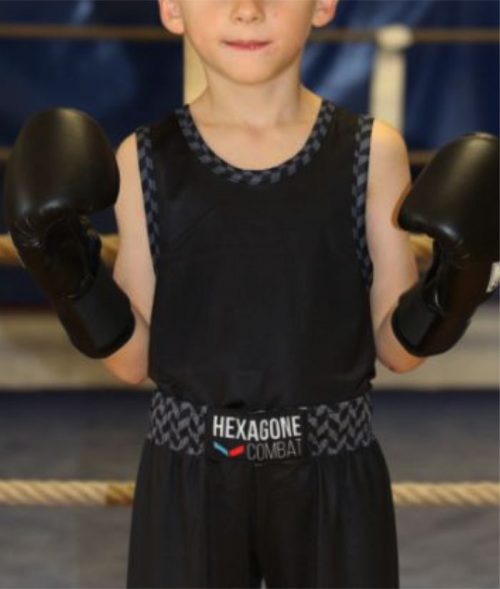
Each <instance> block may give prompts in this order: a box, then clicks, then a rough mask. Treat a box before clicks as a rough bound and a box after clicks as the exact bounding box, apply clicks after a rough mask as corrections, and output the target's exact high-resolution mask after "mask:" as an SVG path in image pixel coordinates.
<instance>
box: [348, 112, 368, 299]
mask: <svg viewBox="0 0 500 589" xmlns="http://www.w3.org/2000/svg"><path fill="white" fill-rule="evenodd" d="M372 125H373V117H370V116H368V115H359V117H358V128H357V130H356V137H355V142H356V148H355V152H354V167H353V184H352V196H353V202H352V206H351V213H352V217H353V237H354V242H355V247H356V256H357V258H358V260H359V268H360V270H361V274H362V276H363V280H364V282H365V286H366V289H367V290H368V291H369V290H370V288H371V285H372V283H373V264H372V260H371V258H370V254H369V251H368V246H367V241H366V226H365V213H366V211H365V209H366V188H367V181H368V163H369V157H370V137H371V131H372Z"/></svg>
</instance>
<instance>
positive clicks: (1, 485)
mask: <svg viewBox="0 0 500 589" xmlns="http://www.w3.org/2000/svg"><path fill="white" fill-rule="evenodd" d="M7 39H8V40H43V39H47V40H50V41H54V40H55V39H61V40H65V39H66V40H93V41H126V42H135V43H152V42H162V43H164V42H165V43H182V37H179V36H177V35H173V34H171V33H169V32H168V31H166V30H165V29H163V28H162V27H158V26H110V25H105V26H101V25H88V26H68V25H59V24H53V25H52V24H51V25H47V24H43V25H38V24H23V23H15V24H12V23H0V41H1V40H7ZM309 41H311V42H314V43H374V44H377V45H378V48H379V52H380V56H381V58H382V59H381V63H382V64H383V65H382V69H385V70H386V75H387V72H389V71H390V70H389V68H390V67H392V68H394V69H393V70H392V72H398V69H399V70H400V73H398V74H397V75H400V76H401V79H400V82H401V81H404V78H403V76H404V63H402V61H401V60H402V59H403V53H404V50H405V49H406V48H407V47H408V46H410V45H414V44H425V43H435V44H443V43H476V44H498V43H499V42H500V31H498V30H497V29H494V28H460V29H451V30H449V29H443V28H429V29H427V28H415V29H409V28H407V27H402V26H400V25H395V26H391V25H389V26H387V27H381V28H377V29H351V28H350V29H346V28H335V29H313V30H312V31H311V34H310V37H309ZM383 80H384V79H383V78H382V77H380V76H379V83H378V85H377V86H375V85H374V86H373V88H372V90H373V94H376V93H377V92H380V90H379V89H380V88H383V87H384V84H383V83H382V82H383ZM400 86H402V84H400ZM396 94H398V96H394V97H393V99H394V101H393V102H392V103H391V104H389V106H388V110H386V111H384V110H383V109H381V107H382V106H383V102H384V101H385V100H386V98H387V97H386V96H385V95H383V98H384V100H381V98H382V94H378V95H377V96H376V98H377V100H375V101H373V102H372V108H371V109H370V111H371V113H372V115H373V116H377V117H378V116H381V113H382V118H385V119H386V120H388V121H390V122H392V123H393V124H394V126H396V127H397V128H400V127H401V125H400V121H401V118H402V114H403V113H402V111H401V109H400V105H399V103H398V101H399V102H400V101H401V92H400V89H399V88H398V92H396ZM389 102H390V101H389ZM379 109H381V110H379ZM9 152H10V149H9V147H8V146H0V165H1V164H2V163H4V162H5V161H6V160H7V158H8V155H9ZM434 153H435V150H428V151H411V152H410V153H409V158H410V164H411V165H414V166H424V165H426V164H427V163H428V162H429V160H430V159H431V158H432V156H433V155H434ZM409 237H410V242H411V246H412V248H413V251H414V253H415V255H416V258H417V262H418V265H419V269H420V270H422V269H423V268H424V267H425V266H426V265H427V264H428V262H429V261H430V257H431V246H432V240H431V239H430V238H429V237H427V236H425V235H410V236H409ZM101 239H102V250H101V257H102V259H103V261H104V263H106V264H107V265H108V266H112V265H113V263H114V260H115V257H116V253H117V248H118V239H119V236H118V235H116V234H107V235H101ZM19 263H20V261H19V258H18V256H17V253H16V251H15V249H14V247H13V244H12V241H11V239H10V236H9V235H7V234H4V235H1V234H0V266H1V265H8V266H16V265H19ZM392 493H393V498H394V502H395V504H396V505H400V506H410V505H412V506H416V505H418V506H445V505H446V506H476V507H485V506H492V505H499V504H500V484H499V483H498V482H491V481H478V482H468V481H463V482H455V483H451V482H446V483H444V482H442V483H417V482H408V481H405V482H399V483H392ZM133 495H134V482H132V481H114V480H109V481H91V480H85V481H84V480H64V481H60V480H45V481H42V480H35V479H32V480H21V479H5V480H0V505H33V506H34V505H38V506H40V505H43V506H62V505H87V506H92V505H99V506H129V505H131V503H132V499H133Z"/></svg>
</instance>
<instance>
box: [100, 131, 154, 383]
mask: <svg viewBox="0 0 500 589" xmlns="http://www.w3.org/2000/svg"><path fill="white" fill-rule="evenodd" d="M116 159H117V162H118V167H119V170H120V179H121V181H120V193H119V195H118V199H117V201H116V204H115V208H114V211H115V216H116V222H117V226H118V234H119V246H118V252H117V256H116V260H115V264H114V269H113V278H114V279H115V281H116V283H117V284H118V285H119V286H120V288H121V289H122V290H123V291H124V292H126V293H127V295H128V297H129V299H130V302H131V304H132V312H133V313H134V315H135V319H136V326H135V330H134V334H133V335H132V337H131V338H130V339H129V341H128V342H127V343H126V344H125V345H124V346H123V347H122V348H120V349H119V350H118V351H116V352H115V353H114V354H112V355H111V356H108V357H107V358H104V359H103V360H102V362H103V363H104V365H105V366H106V368H107V369H108V370H109V371H110V372H112V373H113V374H114V375H115V376H117V377H118V378H120V379H121V380H124V381H125V382H127V383H130V384H140V383H141V382H143V381H144V380H146V378H147V377H148V350H149V324H150V321H151V311H152V306H153V295H154V287H155V280H156V279H155V274H154V270H153V261H152V259H151V252H150V249H149V242H148V234H147V227H146V216H145V212H144V204H143V199H142V187H141V180H140V175H139V167H138V160H137V145H136V141H135V135H134V134H132V135H129V136H128V137H127V138H126V139H125V140H124V141H123V142H122V143H121V144H120V146H119V147H118V150H117V152H116Z"/></svg>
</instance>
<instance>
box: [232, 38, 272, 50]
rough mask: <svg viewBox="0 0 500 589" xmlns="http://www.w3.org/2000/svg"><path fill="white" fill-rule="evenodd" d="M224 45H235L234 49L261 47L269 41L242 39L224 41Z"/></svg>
mask: <svg viewBox="0 0 500 589" xmlns="http://www.w3.org/2000/svg"><path fill="white" fill-rule="evenodd" d="M225 43H226V45H229V46H230V47H235V48H236V49H252V50H255V49H261V48H262V47H265V46H266V45H269V41H257V40H250V41H243V40H235V41H226V42H225Z"/></svg>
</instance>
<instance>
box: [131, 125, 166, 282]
mask: <svg viewBox="0 0 500 589" xmlns="http://www.w3.org/2000/svg"><path fill="white" fill-rule="evenodd" d="M135 135H136V141H137V157H138V161H139V172H140V175H141V185H142V194H143V200H144V210H145V213H146V225H147V229H148V240H149V248H150V251H151V256H152V259H153V267H154V270H155V273H156V274H157V273H158V258H159V255H160V224H159V220H158V200H157V185H156V179H155V175H154V165H153V157H152V155H151V153H152V145H151V134H150V128H149V127H148V126H141V127H138V128H137V129H136V131H135Z"/></svg>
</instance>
